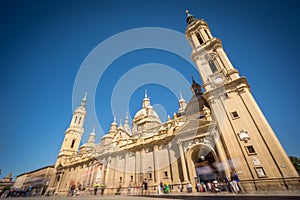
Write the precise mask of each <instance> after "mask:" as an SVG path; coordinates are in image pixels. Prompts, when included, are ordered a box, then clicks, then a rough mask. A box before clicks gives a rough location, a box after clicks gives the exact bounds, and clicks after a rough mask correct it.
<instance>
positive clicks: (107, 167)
mask: <svg viewBox="0 0 300 200" xmlns="http://www.w3.org/2000/svg"><path fill="white" fill-rule="evenodd" d="M109 162H110V159H107V161H106V172H105V179H104V184H105V185H106V186H107V184H108V177H109V176H110V174H109V173H110V169H109V168H110V164H109Z"/></svg>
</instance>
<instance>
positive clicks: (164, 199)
mask: <svg viewBox="0 0 300 200" xmlns="http://www.w3.org/2000/svg"><path fill="white" fill-rule="evenodd" d="M9 199H10V200H18V199H19V200H20V199H26V200H56V199H57V200H63V199H68V200H83V199H89V200H94V199H99V200H139V199H141V200H149V199H153V200H170V199H177V200H185V199H187V200H196V199H197V200H198V199H201V200H214V199H216V200H241V199H242V200H262V199H263V200H276V199H279V200H296V199H299V200H300V191H297V192H295V191H294V192H255V193H246V194H234V193H196V192H195V193H191V194H188V193H172V194H162V195H156V194H154V195H147V196H140V195H104V196H101V195H96V196H94V195H84V196H75V197H65V196H51V197H46V196H38V197H17V198H9ZM1 200H2V198H1Z"/></svg>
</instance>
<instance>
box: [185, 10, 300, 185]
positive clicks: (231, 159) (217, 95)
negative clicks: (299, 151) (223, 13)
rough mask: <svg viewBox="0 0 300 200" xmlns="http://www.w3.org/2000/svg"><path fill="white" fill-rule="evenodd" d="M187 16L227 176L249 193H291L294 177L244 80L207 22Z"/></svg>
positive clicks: (198, 67)
mask: <svg viewBox="0 0 300 200" xmlns="http://www.w3.org/2000/svg"><path fill="white" fill-rule="evenodd" d="M186 14H187V19H186V22H187V28H186V32H185V35H186V38H187V40H188V41H189V43H190V45H191V46H192V54H191V58H192V60H193V61H194V63H195V65H196V67H197V69H198V72H199V74H200V77H201V80H202V83H203V88H204V93H203V96H204V98H205V99H206V100H207V102H208V103H209V106H210V108H211V112H212V118H213V120H214V121H215V122H216V123H217V129H216V130H215V133H214V134H215V135H216V137H218V138H219V142H221V143H222V146H223V148H222V149H218V151H219V152H218V153H219V155H223V158H224V155H225V157H226V159H221V160H222V161H223V162H224V160H227V163H226V165H224V166H229V168H230V169H225V170H227V173H226V174H228V173H229V172H236V173H238V174H239V178H240V179H241V183H242V185H243V186H244V187H245V189H246V190H248V191H250V190H257V189H259V188H264V187H266V188H267V189H272V187H273V188H277V189H279V188H281V189H291V188H292V187H294V186H292V185H293V184H292V183H291V182H289V180H290V178H292V177H294V178H296V177H299V176H298V174H297V172H296V170H295V168H294V166H293V165H292V163H291V161H290V160H289V158H288V156H287V154H286V152H285V151H284V149H283V147H282V145H281V144H280V142H279V140H278V139H277V137H276V135H275V133H274V132H273V130H272V128H271V127H270V125H269V123H268V121H267V119H266V118H265V116H264V114H263V113H262V111H261V110H260V108H259V106H258V104H257V103H256V101H255V99H254V98H253V96H252V93H251V91H250V86H249V84H248V82H247V79H246V78H245V77H240V75H239V72H238V70H236V69H235V68H234V67H233V65H232V64H231V62H230V60H229V59H228V57H227V55H226V53H225V51H224V49H223V47H222V42H221V40H220V39H218V38H216V37H214V36H213V35H212V33H211V31H210V29H209V27H208V24H207V23H206V21H204V20H202V19H201V20H199V19H196V18H195V17H194V16H193V15H192V14H190V13H189V12H188V11H186ZM266 179H268V181H269V182H267V181H264V180H266ZM298 186H299V184H298ZM270 187H271V188H270Z"/></svg>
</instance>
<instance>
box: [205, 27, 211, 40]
mask: <svg viewBox="0 0 300 200" xmlns="http://www.w3.org/2000/svg"><path fill="white" fill-rule="evenodd" d="M204 32H205V33H206V35H207V37H208V38H209V39H210V35H209V33H208V31H207V30H206V29H204Z"/></svg>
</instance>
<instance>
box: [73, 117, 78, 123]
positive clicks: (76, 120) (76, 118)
mask: <svg viewBox="0 0 300 200" xmlns="http://www.w3.org/2000/svg"><path fill="white" fill-rule="evenodd" d="M76 121H77V116H76V117H75V120H74V123H75V124H76Z"/></svg>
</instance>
